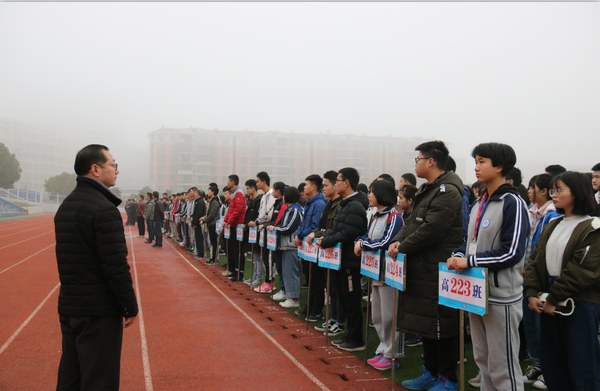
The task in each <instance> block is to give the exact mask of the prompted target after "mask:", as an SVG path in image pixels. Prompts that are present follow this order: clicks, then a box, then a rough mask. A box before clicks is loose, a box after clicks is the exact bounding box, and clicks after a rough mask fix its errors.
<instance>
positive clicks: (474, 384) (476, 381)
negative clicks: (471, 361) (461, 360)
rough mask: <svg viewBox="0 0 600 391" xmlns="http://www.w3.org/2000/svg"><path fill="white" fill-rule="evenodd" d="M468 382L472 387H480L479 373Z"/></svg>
mask: <svg viewBox="0 0 600 391" xmlns="http://www.w3.org/2000/svg"><path fill="white" fill-rule="evenodd" d="M468 382H469V384H470V385H471V386H472V387H475V388H480V387H481V371H479V372H478V373H477V376H475V377H474V378H472V379H469V380H468Z"/></svg>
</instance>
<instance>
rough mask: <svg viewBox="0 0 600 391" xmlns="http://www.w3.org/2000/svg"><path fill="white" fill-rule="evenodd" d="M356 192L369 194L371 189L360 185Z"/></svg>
mask: <svg viewBox="0 0 600 391" xmlns="http://www.w3.org/2000/svg"><path fill="white" fill-rule="evenodd" d="M380 182H381V181H380ZM386 182H387V181H386ZM356 191H358V192H360V193H365V194H367V193H368V192H369V188H368V187H367V185H365V184H364V183H359V184H358V186H356Z"/></svg>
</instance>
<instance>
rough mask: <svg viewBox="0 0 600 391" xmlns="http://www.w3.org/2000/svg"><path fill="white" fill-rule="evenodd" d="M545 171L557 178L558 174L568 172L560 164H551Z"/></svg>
mask: <svg viewBox="0 0 600 391" xmlns="http://www.w3.org/2000/svg"><path fill="white" fill-rule="evenodd" d="M544 170H546V172H547V173H548V174H550V175H552V176H557V175H558V174H560V173H563V172H566V171H567V169H566V168H564V167H563V166H561V165H560V164H551V165H549V166H548V167H546V168H545V169H544Z"/></svg>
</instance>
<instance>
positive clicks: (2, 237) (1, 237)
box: [0, 224, 54, 240]
mask: <svg viewBox="0 0 600 391" xmlns="http://www.w3.org/2000/svg"><path fill="white" fill-rule="evenodd" d="M53 225H54V224H48V225H40V226H37V227H35V228H30V229H26V230H24V231H19V232H15V233H12V234H8V235H4V236H0V240H1V239H4V238H8V237H9V236H13V235H18V234H20V233H23V232H28V231H33V230H35V229H40V228H45V227H51V226H53Z"/></svg>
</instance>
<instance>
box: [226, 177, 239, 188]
mask: <svg viewBox="0 0 600 391" xmlns="http://www.w3.org/2000/svg"><path fill="white" fill-rule="evenodd" d="M227 178H229V179H231V182H233V184H234V185H236V186H237V185H239V184H240V177H239V176H237V175H235V174H231V175H229V176H228V177H227Z"/></svg>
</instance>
